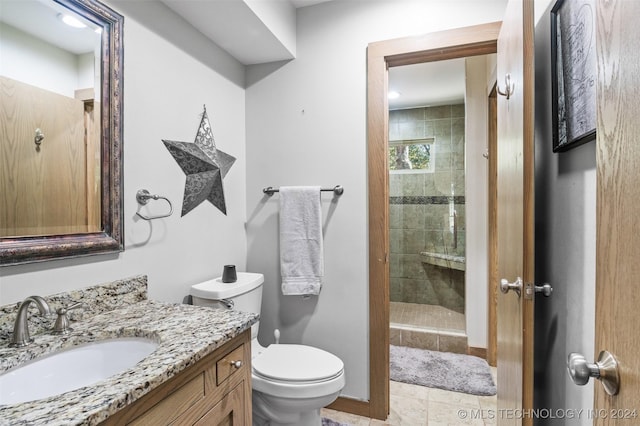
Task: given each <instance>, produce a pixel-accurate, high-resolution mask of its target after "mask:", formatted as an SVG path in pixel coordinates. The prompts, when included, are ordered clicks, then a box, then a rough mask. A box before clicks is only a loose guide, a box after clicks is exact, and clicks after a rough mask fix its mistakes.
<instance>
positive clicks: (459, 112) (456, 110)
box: [451, 104, 465, 118]
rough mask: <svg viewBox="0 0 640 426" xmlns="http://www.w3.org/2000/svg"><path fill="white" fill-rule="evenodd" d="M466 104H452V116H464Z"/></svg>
mask: <svg viewBox="0 0 640 426" xmlns="http://www.w3.org/2000/svg"><path fill="white" fill-rule="evenodd" d="M464 113H465V109H464V104H457V105H451V117H463V118H464Z"/></svg>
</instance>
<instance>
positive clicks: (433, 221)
mask: <svg viewBox="0 0 640 426" xmlns="http://www.w3.org/2000/svg"><path fill="white" fill-rule="evenodd" d="M424 218H425V223H424V229H425V230H429V231H437V230H442V229H445V227H447V226H449V206H448V205H446V204H432V205H430V206H427V207H426V208H425V214H424ZM425 238H426V237H425Z"/></svg>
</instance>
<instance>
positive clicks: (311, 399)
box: [191, 272, 345, 426]
mask: <svg viewBox="0 0 640 426" xmlns="http://www.w3.org/2000/svg"><path fill="white" fill-rule="evenodd" d="M237 275H238V279H237V281H236V282H235V283H223V282H222V280H221V278H216V279H214V280H210V281H205V282H203V283H200V284H196V285H193V286H192V287H191V296H192V299H193V304H194V305H199V306H211V307H215V308H222V309H237V310H242V311H248V312H255V313H260V305H261V300H262V283H263V282H264V277H263V275H262V274H255V273H247V272H239V273H237ZM258 326H259V325H258V323H256V324H254V325H253V326H252V333H251V336H252V339H251V363H252V371H251V381H252V403H253V424H254V425H256V426H257V425H259V426H266V425H271V426H284V425H290V426H293V425H295V426H321V424H322V418H321V416H320V409H321V408H322V407H325V406H327V405H329V404H331V403H332V402H333V401H335V400H336V398H337V397H338V396H339V395H340V392H341V391H342V389H343V388H344V385H345V374H344V363H343V362H342V360H341V359H340V358H338V357H337V356H335V355H333V354H332V353H330V352H327V351H324V350H322V349H319V348H315V347H312V346H307V345H295V344H273V345H269V346H267V347H263V346H261V345H260V344H259V343H258V340H257V335H258Z"/></svg>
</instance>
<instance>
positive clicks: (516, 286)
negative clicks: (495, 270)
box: [500, 277, 522, 297]
mask: <svg viewBox="0 0 640 426" xmlns="http://www.w3.org/2000/svg"><path fill="white" fill-rule="evenodd" d="M509 290H513V291H514V292H515V293H516V294H517V295H518V297H520V294H521V293H522V278H520V277H518V278H516V280H515V281H514V282H512V283H510V282H509V280H507V279H506V278H503V279H501V280H500V291H502V292H503V293H508V292H509Z"/></svg>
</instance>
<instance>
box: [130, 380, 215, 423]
mask: <svg viewBox="0 0 640 426" xmlns="http://www.w3.org/2000/svg"><path fill="white" fill-rule="evenodd" d="M204 381H205V379H204V373H201V374H198V375H197V376H196V377H194V378H193V379H192V380H190V381H188V382H187V383H185V384H184V385H182V386H181V387H179V388H178V389H176V390H175V391H174V392H172V393H170V394H169V395H167V396H166V397H165V398H164V399H163V400H162V401H160V402H159V403H157V404H156V405H154V406H153V407H152V408H151V409H149V410H148V411H147V412H146V413H144V414H143V415H142V416H140V417H138V418H136V419H135V420H134V421H132V422H131V423H129V425H131V426H141V425H160V424H168V423H171V422H172V421H173V420H175V419H176V418H177V417H178V416H180V415H181V414H182V413H184V412H186V411H187V410H189V408H190V407H192V406H193V405H194V404H195V403H196V402H198V401H200V400H201V399H202V398H204Z"/></svg>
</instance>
